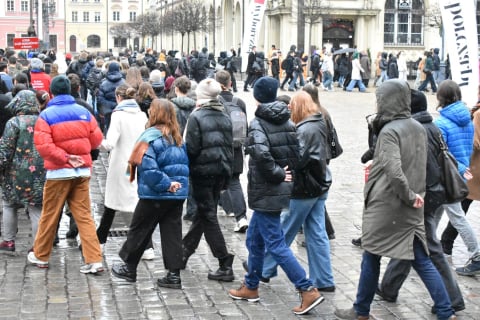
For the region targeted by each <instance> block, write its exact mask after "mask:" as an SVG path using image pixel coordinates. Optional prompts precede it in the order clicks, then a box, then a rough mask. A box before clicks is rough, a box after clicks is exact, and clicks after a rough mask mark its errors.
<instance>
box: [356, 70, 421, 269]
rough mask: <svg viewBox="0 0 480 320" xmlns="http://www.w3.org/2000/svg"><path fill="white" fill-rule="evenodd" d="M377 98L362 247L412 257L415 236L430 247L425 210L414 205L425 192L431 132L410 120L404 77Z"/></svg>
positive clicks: (384, 86)
mask: <svg viewBox="0 0 480 320" xmlns="http://www.w3.org/2000/svg"><path fill="white" fill-rule="evenodd" d="M376 97H377V109H378V116H377V118H376V120H375V121H376V125H377V130H380V132H379V133H378V139H377V143H376V148H375V153H374V156H373V162H372V166H371V168H370V175H369V178H368V182H367V183H366V185H365V190H364V199H365V200H364V211H363V226H362V232H363V234H362V247H363V248H364V249H365V250H366V251H368V252H370V253H373V254H376V255H380V256H387V257H391V258H396V259H404V260H413V259H414V254H413V240H414V237H415V236H416V237H418V238H419V239H420V240H421V241H422V243H423V245H424V247H425V250H426V251H427V246H426V237H425V227H424V223H423V208H420V209H415V208H414V207H413V204H414V202H415V196H416V194H419V195H421V196H422V197H424V196H425V188H426V187H425V181H426V164H427V136H426V132H425V130H424V128H423V127H422V125H421V124H420V123H418V122H417V121H415V120H413V119H412V118H411V115H410V88H409V86H408V84H407V83H406V82H405V81H402V80H396V79H395V80H389V81H386V82H384V83H383V84H382V85H381V86H380V87H379V88H378V89H377V91H376ZM427 252H428V251H427Z"/></svg>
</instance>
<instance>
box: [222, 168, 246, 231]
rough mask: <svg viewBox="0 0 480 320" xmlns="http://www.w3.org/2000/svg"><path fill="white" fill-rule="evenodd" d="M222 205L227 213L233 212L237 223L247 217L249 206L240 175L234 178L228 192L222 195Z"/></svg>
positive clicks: (236, 174) (235, 175)
mask: <svg viewBox="0 0 480 320" xmlns="http://www.w3.org/2000/svg"><path fill="white" fill-rule="evenodd" d="M220 205H221V206H222V208H223V209H224V210H225V212H227V213H230V212H233V213H234V214H235V220H236V221H237V222H238V221H240V219H242V218H246V217H247V204H246V203H245V196H244V195H243V189H242V185H241V183H240V173H235V174H234V175H233V176H232V178H231V179H230V184H229V185H228V188H227V190H225V191H223V192H222V193H221V194H220Z"/></svg>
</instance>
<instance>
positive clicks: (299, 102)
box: [290, 91, 319, 124]
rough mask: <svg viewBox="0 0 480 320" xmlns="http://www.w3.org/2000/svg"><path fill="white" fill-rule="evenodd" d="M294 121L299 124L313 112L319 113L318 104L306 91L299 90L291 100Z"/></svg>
mask: <svg viewBox="0 0 480 320" xmlns="http://www.w3.org/2000/svg"><path fill="white" fill-rule="evenodd" d="M290 110H291V118H292V121H293V122H294V123H295V124H297V123H299V122H300V121H302V120H303V119H305V118H307V117H309V116H311V115H312V114H316V113H319V110H318V106H317V105H316V104H315V102H313V100H312V97H311V96H310V95H309V94H308V93H307V92H305V91H297V92H296V93H295V94H294V95H293V96H292V99H291V100H290Z"/></svg>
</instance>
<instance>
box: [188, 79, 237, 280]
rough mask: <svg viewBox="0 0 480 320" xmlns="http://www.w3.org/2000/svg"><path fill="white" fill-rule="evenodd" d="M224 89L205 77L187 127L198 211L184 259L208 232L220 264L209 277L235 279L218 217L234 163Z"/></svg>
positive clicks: (230, 122)
mask: <svg viewBox="0 0 480 320" xmlns="http://www.w3.org/2000/svg"><path fill="white" fill-rule="evenodd" d="M221 90H222V88H221V87H220V84H219V83H218V82H217V81H215V80H214V79H205V80H203V81H201V82H200V83H199V84H198V85H197V88H196V89H195V93H196V94H197V106H198V108H197V109H196V110H195V111H194V112H192V113H191V114H190V117H189V118H188V123H187V128H186V129H185V130H186V132H185V142H186V144H187V153H188V158H189V161H190V179H191V182H192V192H193V193H192V194H193V198H194V199H195V201H196V203H197V213H196V215H195V216H194V217H193V220H192V225H191V226H190V229H189V230H188V232H187V234H186V235H185V236H184V238H183V261H184V265H186V263H187V261H188V258H189V257H190V256H191V255H192V254H193V253H194V252H195V250H196V249H197V247H198V244H199V243H200V239H201V238H202V236H203V235H204V234H205V240H206V241H207V243H208V245H209V247H210V249H211V250H212V253H213V256H214V257H215V258H217V259H218V260H219V265H220V267H219V268H218V270H217V271H214V272H209V273H208V278H209V279H211V280H219V281H233V279H234V276H233V270H232V264H233V258H234V256H233V255H232V254H230V253H229V252H228V250H227V246H226V244H225V238H224V237H223V234H222V230H221V229H220V225H219V223H218V218H217V205H218V200H219V198H220V192H221V191H222V190H225V189H226V188H227V186H228V184H229V180H230V177H231V176H232V163H233V134H232V121H231V120H230V117H229V116H228V115H227V113H226V112H225V108H224V107H223V105H222V104H221V103H220V102H219V101H218V99H217V96H218V94H219V93H220V91H221Z"/></svg>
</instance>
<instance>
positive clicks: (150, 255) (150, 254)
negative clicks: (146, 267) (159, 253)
mask: <svg viewBox="0 0 480 320" xmlns="http://www.w3.org/2000/svg"><path fill="white" fill-rule="evenodd" d="M153 259H155V251H153V248H149V249H147V250H145V251H143V255H142V260H153Z"/></svg>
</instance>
